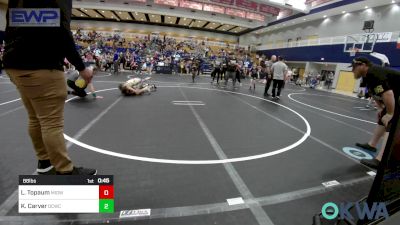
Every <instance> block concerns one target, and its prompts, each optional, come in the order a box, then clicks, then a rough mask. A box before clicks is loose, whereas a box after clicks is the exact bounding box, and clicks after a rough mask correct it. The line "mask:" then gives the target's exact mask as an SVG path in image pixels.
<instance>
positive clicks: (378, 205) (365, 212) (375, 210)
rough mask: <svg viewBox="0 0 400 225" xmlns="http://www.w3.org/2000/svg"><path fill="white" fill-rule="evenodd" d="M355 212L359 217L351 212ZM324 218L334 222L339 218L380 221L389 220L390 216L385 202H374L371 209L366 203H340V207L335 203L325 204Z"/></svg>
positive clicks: (323, 207)
mask: <svg viewBox="0 0 400 225" xmlns="http://www.w3.org/2000/svg"><path fill="white" fill-rule="evenodd" d="M352 208H355V210H353V212H354V211H355V212H354V213H356V214H357V215H353V214H351V212H350V210H351V209H352ZM322 216H323V217H324V218H325V219H327V220H333V219H335V218H337V217H338V216H339V219H347V220H355V219H357V220H362V219H368V220H372V219H375V220H377V219H379V218H381V217H384V218H385V219H388V218H389V214H388V212H387V209H386V205H385V203H383V202H374V203H373V204H372V206H371V208H369V206H368V204H367V203H366V202H364V203H354V202H348V203H340V204H339V206H338V205H336V204H335V203H333V202H328V203H325V204H324V205H323V206H322Z"/></svg>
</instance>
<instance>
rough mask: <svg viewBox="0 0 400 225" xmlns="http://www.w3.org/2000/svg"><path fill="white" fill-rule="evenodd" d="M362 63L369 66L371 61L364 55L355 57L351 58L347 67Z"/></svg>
mask: <svg viewBox="0 0 400 225" xmlns="http://www.w3.org/2000/svg"><path fill="white" fill-rule="evenodd" d="M362 64H366V65H368V66H370V65H371V61H369V59H367V58H365V57H357V58H354V59H353V61H352V62H351V65H350V66H349V68H350V67H353V68H354V67H355V66H357V65H362Z"/></svg>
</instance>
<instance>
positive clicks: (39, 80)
mask: <svg viewBox="0 0 400 225" xmlns="http://www.w3.org/2000/svg"><path fill="white" fill-rule="evenodd" d="M12 8H18V10H25V9H29V8H30V9H32V8H34V9H35V10H38V12H39V11H40V10H41V9H44V8H46V10H54V9H59V11H57V10H54V12H55V13H56V14H57V18H56V19H54V20H52V21H51V22H54V21H55V22H56V24H57V22H58V26H57V25H55V26H51V27H49V26H46V25H47V24H46V22H44V23H42V24H34V27H32V26H30V27H27V26H24V25H22V26H21V25H18V24H15V23H12V22H15V21H12V16H11V14H12V12H11V13H10V9H12ZM71 9H72V1H71V0H48V1H29V0H9V3H8V10H7V27H6V34H5V49H4V50H5V51H4V58H3V60H4V67H5V69H6V72H7V74H8V75H9V77H10V79H11V81H12V82H13V83H14V84H15V86H16V87H17V89H18V91H19V93H20V95H21V99H22V102H23V104H24V106H25V108H26V110H27V112H28V118H29V125H28V130H29V135H30V137H31V140H32V143H33V147H34V149H35V151H36V157H37V159H38V168H37V173H38V174H55V173H56V174H74V175H78V174H82V175H95V174H96V173H97V171H96V170H95V169H88V168H83V167H75V166H74V165H73V163H72V161H71V159H70V158H69V156H68V153H67V149H66V145H65V141H64V136H63V133H64V132H63V131H64V104H65V103H64V102H65V100H66V97H67V86H66V81H65V78H64V72H63V67H62V65H63V62H64V59H65V58H67V59H68V61H69V62H71V63H72V64H73V65H74V66H75V67H76V68H77V70H79V71H80V75H81V77H82V78H84V79H85V80H86V82H87V83H90V81H91V79H92V76H93V72H92V70H90V69H88V68H86V67H85V65H84V64H83V62H82V59H81V57H80V56H79V54H78V52H77V51H76V49H75V43H74V40H73V38H72V34H71V31H70V26H69V24H70V21H71ZM57 12H58V13H57Z"/></svg>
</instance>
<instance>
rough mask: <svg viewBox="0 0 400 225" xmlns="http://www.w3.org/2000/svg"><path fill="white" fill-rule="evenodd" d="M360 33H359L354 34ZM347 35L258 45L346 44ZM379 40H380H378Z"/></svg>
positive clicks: (268, 47) (278, 41)
mask: <svg viewBox="0 0 400 225" xmlns="http://www.w3.org/2000/svg"><path fill="white" fill-rule="evenodd" d="M391 33H392V37H391V39H390V40H388V41H396V40H397V38H398V37H399V33H400V31H395V32H391ZM353 35H359V34H353ZM346 37H347V36H335V37H325V38H316V39H308V40H299V41H289V42H285V41H283V40H277V41H274V42H271V43H268V44H265V45H260V46H257V47H256V49H257V50H270V49H279V48H295V47H305V46H320V45H337V44H345V43H346ZM378 42H379V41H378Z"/></svg>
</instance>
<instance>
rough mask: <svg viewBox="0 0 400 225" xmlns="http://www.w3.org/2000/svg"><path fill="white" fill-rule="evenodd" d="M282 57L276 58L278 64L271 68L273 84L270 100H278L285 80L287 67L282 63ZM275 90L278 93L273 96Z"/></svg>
mask: <svg viewBox="0 0 400 225" xmlns="http://www.w3.org/2000/svg"><path fill="white" fill-rule="evenodd" d="M283 60H284V58H283V57H282V56H279V57H278V62H276V63H274V64H273V65H272V67H271V71H272V76H273V82H272V98H273V99H276V100H278V99H279V98H280V95H281V89H282V86H283V82H284V81H285V80H286V74H287V71H288V67H287V65H286V64H285V63H284V62H283ZM276 88H278V93H276V95H275V91H276Z"/></svg>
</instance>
